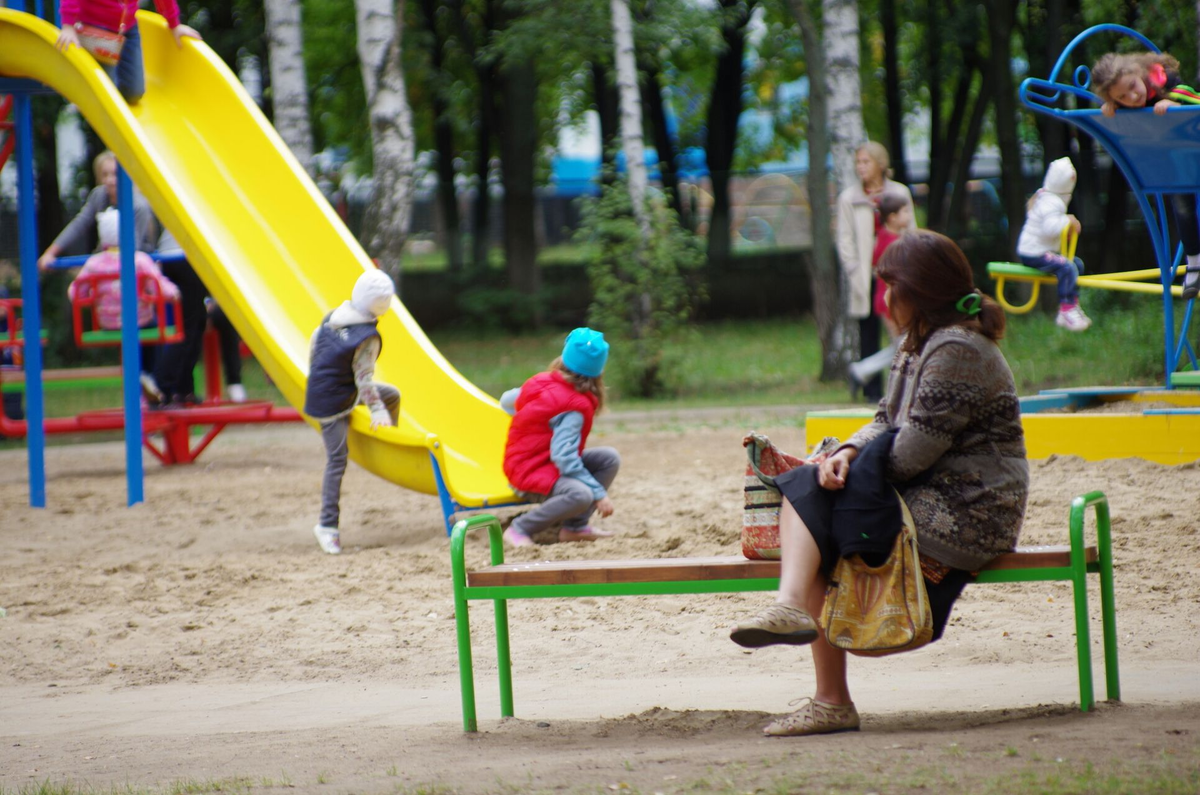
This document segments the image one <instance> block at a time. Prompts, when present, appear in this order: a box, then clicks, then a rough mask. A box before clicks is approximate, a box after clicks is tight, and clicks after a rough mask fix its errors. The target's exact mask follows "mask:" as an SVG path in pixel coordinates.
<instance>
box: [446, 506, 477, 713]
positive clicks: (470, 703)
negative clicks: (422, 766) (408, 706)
mask: <svg viewBox="0 0 1200 795" xmlns="http://www.w3.org/2000/svg"><path fill="white" fill-rule="evenodd" d="M466 535H467V523H466V522H465V521H464V522H459V523H458V524H456V525H455V526H454V530H453V532H452V533H451V535H450V570H451V574H452V576H453V579H454V628H455V631H456V632H457V634H458V682H459V688H460V689H461V691H462V716H463V731H465V732H473V731H478V729H479V726H478V723H477V721H476V719H475V668H474V666H473V664H472V661H471V620H470V616H469V615H468V614H467V597H466V593H465V592H466V588H467V567H466V561H465V560H464V558H463V544H464V542H465V539H466Z"/></svg>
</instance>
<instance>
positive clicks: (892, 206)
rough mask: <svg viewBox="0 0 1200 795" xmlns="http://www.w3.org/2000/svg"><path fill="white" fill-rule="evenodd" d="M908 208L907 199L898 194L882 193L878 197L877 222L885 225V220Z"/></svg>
mask: <svg viewBox="0 0 1200 795" xmlns="http://www.w3.org/2000/svg"><path fill="white" fill-rule="evenodd" d="M906 206H908V198H907V197H905V196H901V195H900V194H898V193H884V194H883V195H882V196H880V197H879V220H881V221H883V222H884V223H885V224H886V223H887V219H888V218H891V217H892V216H893V215H895V214H896V213H898V212H900V211H901V210H903V209H904V208H905V207H906Z"/></svg>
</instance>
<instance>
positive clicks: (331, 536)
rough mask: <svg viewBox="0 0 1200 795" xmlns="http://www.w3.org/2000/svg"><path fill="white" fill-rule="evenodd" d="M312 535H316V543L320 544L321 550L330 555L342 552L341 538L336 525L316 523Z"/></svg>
mask: <svg viewBox="0 0 1200 795" xmlns="http://www.w3.org/2000/svg"><path fill="white" fill-rule="evenodd" d="M313 535H315V536H316V537H317V543H318V544H320V546H321V551H322V552H327V553H329V554H330V555H340V554H342V538H341V535H339V534H338V529H337V528H336V527H322V526H321V525H317V526H316V527H314V528H313Z"/></svg>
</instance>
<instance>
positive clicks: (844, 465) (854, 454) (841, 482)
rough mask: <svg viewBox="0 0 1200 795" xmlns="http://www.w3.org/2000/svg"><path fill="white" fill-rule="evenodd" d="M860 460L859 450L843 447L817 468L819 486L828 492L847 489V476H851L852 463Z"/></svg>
mask: <svg viewBox="0 0 1200 795" xmlns="http://www.w3.org/2000/svg"><path fill="white" fill-rule="evenodd" d="M856 458H858V450H856V449H855V448H853V447H843V448H842V449H841V450H838V451H837V452H836V453H834V454H833V455H831V456H829V458H826V459H825V460H824V461H822V462H821V465H820V466H819V467H817V485H819V486H820V487H821V488H823V489H825V490H827V491H838V490H839V489H844V488H845V487H846V476H847V475H848V474H850V462H851V461H853V460H854V459H856Z"/></svg>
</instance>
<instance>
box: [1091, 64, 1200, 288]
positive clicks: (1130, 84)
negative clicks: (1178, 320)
mask: <svg viewBox="0 0 1200 795" xmlns="http://www.w3.org/2000/svg"><path fill="white" fill-rule="evenodd" d="M1092 91H1094V92H1095V93H1096V96H1098V97H1100V99H1102V100H1104V104H1103V105H1101V106H1100V111H1101V113H1103V114H1104V115H1105V116H1113V115H1115V114H1116V111H1117V106H1118V105H1119V106H1121V107H1123V108H1144V107H1147V106H1148V105H1151V104H1153V105H1154V112H1155V113H1156V114H1158V115H1159V116H1161V115H1163V114H1164V113H1166V112H1167V108H1170V107H1175V106H1177V105H1200V93H1198V92H1197V91H1196V89H1194V88H1192V87H1191V86H1185V85H1183V84H1182V83H1181V82H1180V79H1179V61H1177V60H1175V59H1174V58H1173V57H1171V56H1170V55H1167V54H1166V53H1165V52H1142V53H1114V52H1110V53H1108V54H1107V55H1104V56H1102V57H1101V58H1100V60H1099V61H1097V62H1096V65H1095V66H1094V67H1092ZM1170 200H1171V211H1172V212H1173V213H1174V214H1175V225H1176V226H1178V227H1179V239H1180V241H1181V242H1182V243H1183V253H1184V254H1186V255H1187V269H1186V272H1185V274H1184V277H1183V297H1184V299H1189V298H1195V297H1196V295H1197V294H1198V293H1200V225H1198V224H1197V219H1196V195H1195V194H1194V193H1177V194H1174V195H1172V196H1171V197H1170Z"/></svg>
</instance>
